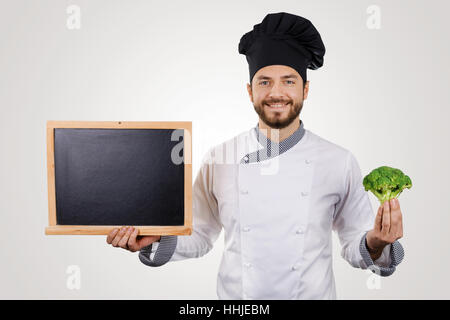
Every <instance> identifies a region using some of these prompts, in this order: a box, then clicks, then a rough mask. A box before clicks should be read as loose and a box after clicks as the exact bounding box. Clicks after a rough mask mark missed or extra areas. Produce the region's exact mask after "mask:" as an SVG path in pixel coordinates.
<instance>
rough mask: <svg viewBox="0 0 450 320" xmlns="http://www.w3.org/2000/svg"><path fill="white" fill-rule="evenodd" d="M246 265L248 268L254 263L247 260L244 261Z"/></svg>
mask: <svg viewBox="0 0 450 320" xmlns="http://www.w3.org/2000/svg"><path fill="white" fill-rule="evenodd" d="M244 266H246V267H247V268H250V267H251V266H252V264H251V263H250V262H246V263H244Z"/></svg>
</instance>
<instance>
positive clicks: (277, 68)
mask: <svg viewBox="0 0 450 320" xmlns="http://www.w3.org/2000/svg"><path fill="white" fill-rule="evenodd" d="M287 75H296V76H297V77H298V78H301V77H300V74H299V73H298V72H297V71H296V70H295V69H294V68H291V67H289V66H285V65H271V66H265V67H264V68H261V69H259V70H258V71H257V72H256V73H255V75H254V76H253V77H254V78H255V79H257V78H258V77H269V78H280V77H283V76H287Z"/></svg>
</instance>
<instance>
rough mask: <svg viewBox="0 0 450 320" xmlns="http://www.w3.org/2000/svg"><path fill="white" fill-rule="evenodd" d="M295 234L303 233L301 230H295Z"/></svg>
mask: <svg viewBox="0 0 450 320" xmlns="http://www.w3.org/2000/svg"><path fill="white" fill-rule="evenodd" d="M295 233H296V234H302V233H303V229H301V228H300V229H297V231H295Z"/></svg>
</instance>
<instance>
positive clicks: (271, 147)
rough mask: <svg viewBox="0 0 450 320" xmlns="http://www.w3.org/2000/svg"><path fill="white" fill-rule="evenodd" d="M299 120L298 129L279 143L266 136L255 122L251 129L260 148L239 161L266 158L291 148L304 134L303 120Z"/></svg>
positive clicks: (249, 161) (257, 160)
mask: <svg viewBox="0 0 450 320" xmlns="http://www.w3.org/2000/svg"><path fill="white" fill-rule="evenodd" d="M299 121H300V125H299V127H298V129H297V130H295V131H294V133H292V134H291V135H290V136H289V137H287V138H286V139H284V140H283V141H281V142H280V143H277V142H275V141H273V140H271V139H269V138H267V136H266V135H265V134H264V133H263V132H262V131H261V130H260V129H259V125H258V124H256V126H255V127H254V128H253V130H254V133H255V135H256V138H257V140H258V143H259V144H260V145H261V147H262V149H259V150H257V151H255V152H251V153H248V154H246V155H245V156H244V157H243V158H242V159H241V163H252V162H259V161H263V160H267V159H270V158H273V157H276V156H278V155H280V154H282V153H284V152H286V151H288V150H289V149H291V148H292V147H293V146H295V145H296V144H297V143H298V142H299V141H300V140H301V139H302V138H303V136H304V134H305V128H304V124H303V121H302V120H299Z"/></svg>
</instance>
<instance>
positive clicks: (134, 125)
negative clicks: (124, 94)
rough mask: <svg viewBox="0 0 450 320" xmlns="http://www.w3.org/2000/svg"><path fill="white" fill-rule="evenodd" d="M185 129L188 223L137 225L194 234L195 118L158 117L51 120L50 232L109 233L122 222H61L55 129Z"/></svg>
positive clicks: (146, 230)
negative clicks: (147, 119) (79, 223)
mask: <svg viewBox="0 0 450 320" xmlns="http://www.w3.org/2000/svg"><path fill="white" fill-rule="evenodd" d="M56 128H90V129H97V128H103V129H184V130H185V131H184V133H185V134H184V143H185V144H184V147H185V148H184V190H185V197H184V226H134V227H135V228H137V229H138V230H139V235H190V234H192V122H188V121H185V122H180V121H169V122H156V121H145V122H139V121H47V179H48V180H47V183H48V223H49V226H48V227H47V228H45V234H46V235H62V234H84V235H107V234H109V233H110V232H111V230H113V229H114V228H118V227H122V226H93V225H58V224H57V221H56V196H55V191H56V190H55V158H54V147H55V141H54V129H56Z"/></svg>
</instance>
